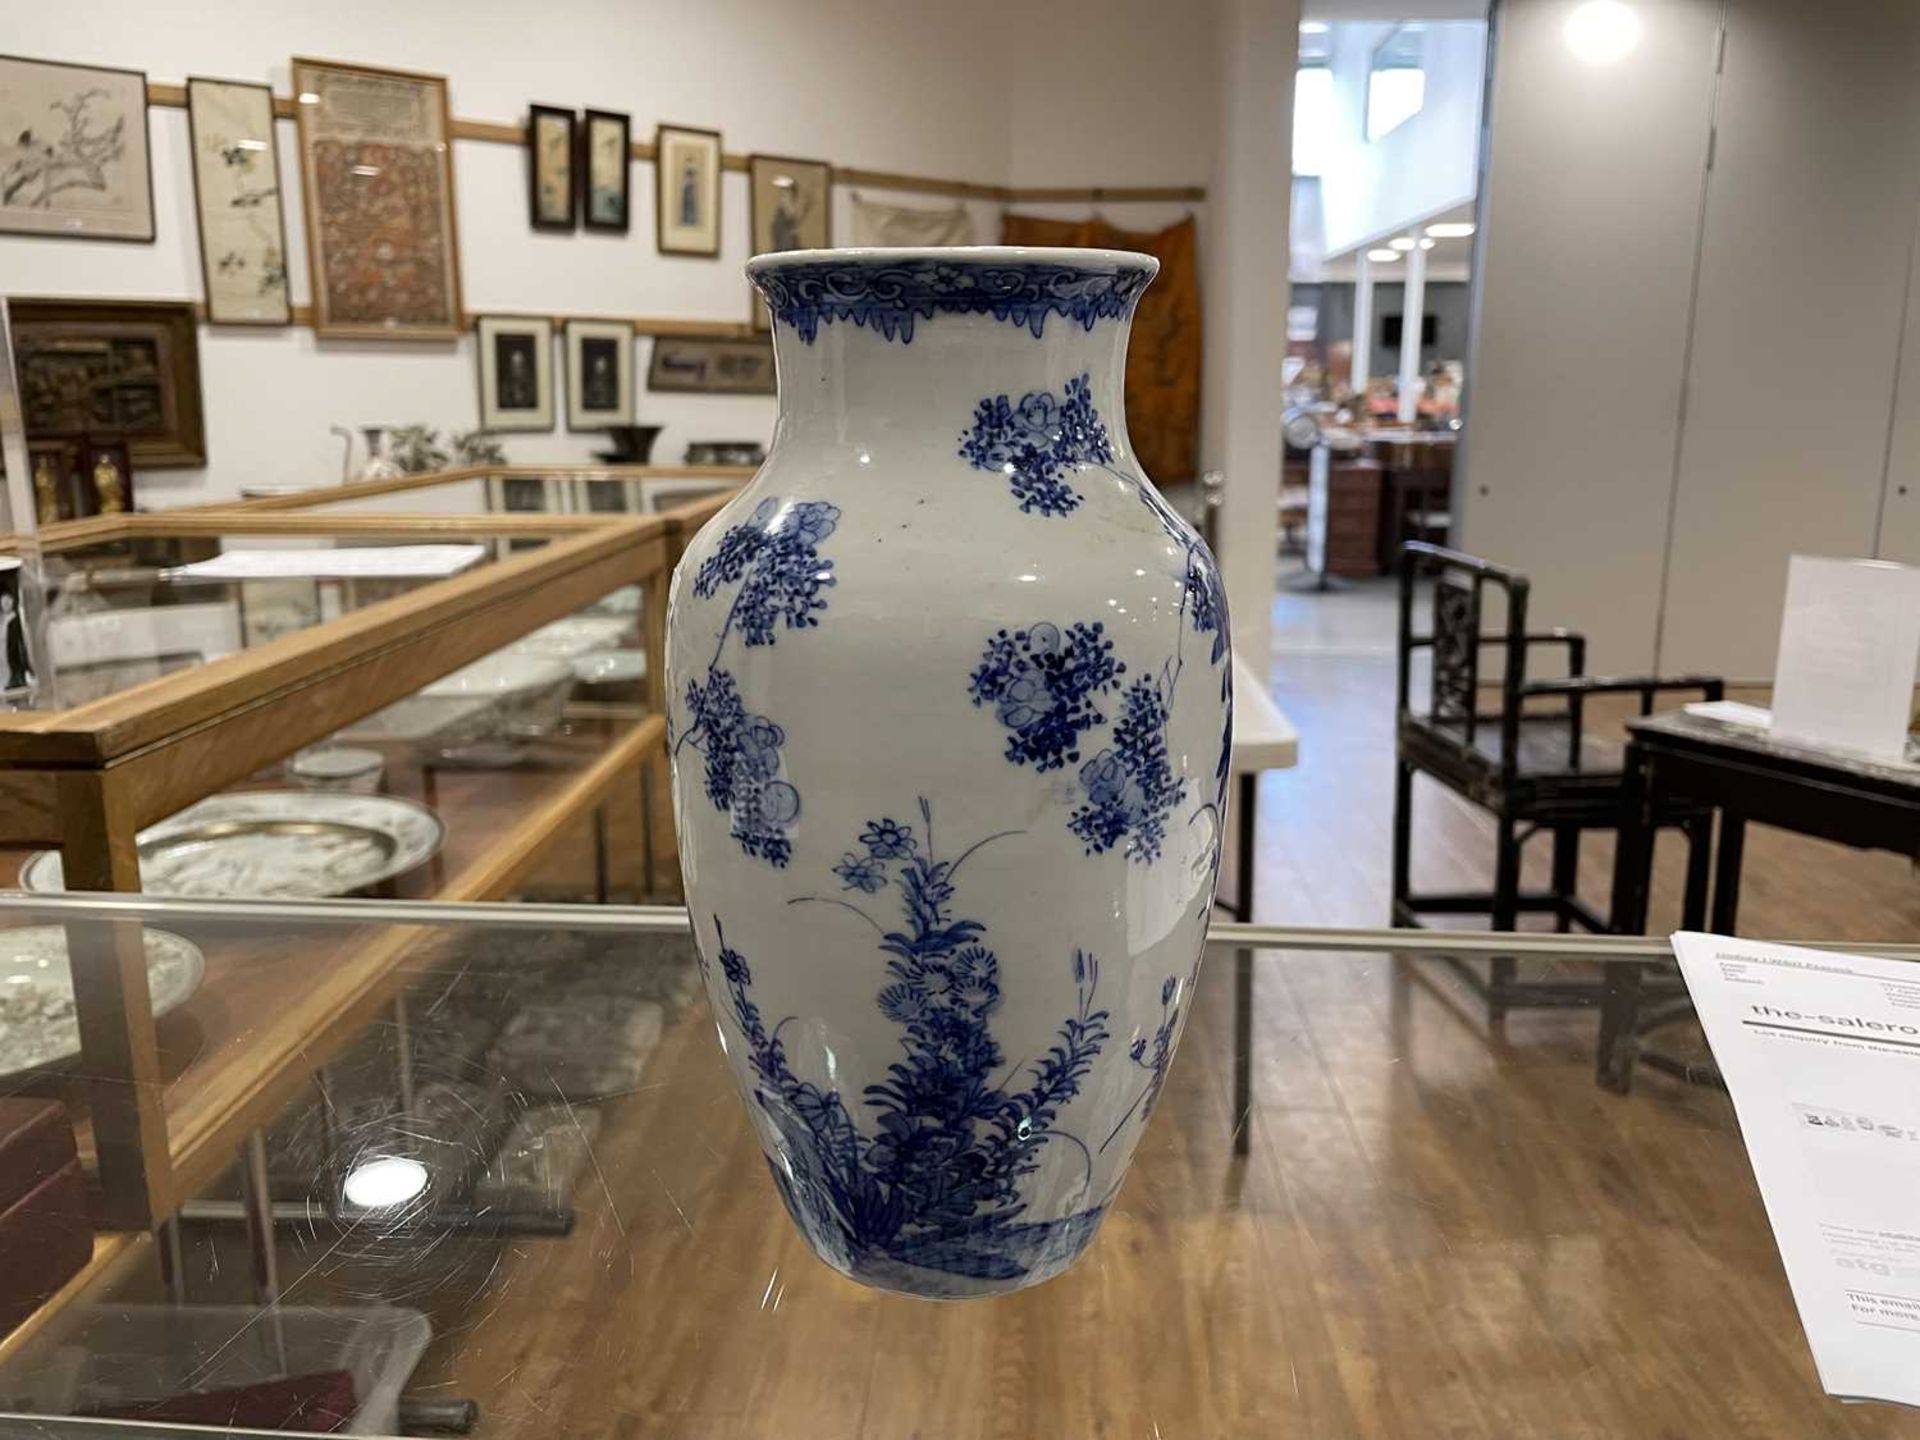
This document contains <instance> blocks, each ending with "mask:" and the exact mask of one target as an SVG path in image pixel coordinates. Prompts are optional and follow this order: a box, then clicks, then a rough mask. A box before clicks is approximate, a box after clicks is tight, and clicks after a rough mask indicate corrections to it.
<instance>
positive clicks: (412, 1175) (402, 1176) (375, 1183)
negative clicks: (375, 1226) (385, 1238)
mask: <svg viewBox="0 0 1920 1440" xmlns="http://www.w3.org/2000/svg"><path fill="white" fill-rule="evenodd" d="M426 1188H427V1167H426V1166H424V1165H422V1164H421V1163H420V1162H419V1161H418V1160H408V1159H405V1158H404V1157H402V1156H399V1155H382V1156H379V1157H377V1158H375V1159H372V1160H363V1161H361V1162H360V1163H359V1164H358V1165H356V1166H354V1167H353V1169H352V1170H350V1171H348V1172H347V1179H346V1183H345V1184H344V1185H343V1186H341V1191H342V1193H344V1194H345V1195H346V1197H347V1203H348V1204H349V1205H355V1206H358V1207H359V1208H360V1209H362V1210H388V1209H391V1208H392V1207H393V1206H395V1205H404V1204H406V1203H407V1201H409V1200H411V1199H413V1197H414V1196H416V1195H418V1194H419V1193H420V1192H421V1191H422V1190H424V1189H426Z"/></svg>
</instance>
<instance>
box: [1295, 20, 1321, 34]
mask: <svg viewBox="0 0 1920 1440" xmlns="http://www.w3.org/2000/svg"><path fill="white" fill-rule="evenodd" d="M1300 33H1301V34H1302V35H1324V34H1326V33H1327V22H1326V21H1324V20H1302V21H1301V22H1300Z"/></svg>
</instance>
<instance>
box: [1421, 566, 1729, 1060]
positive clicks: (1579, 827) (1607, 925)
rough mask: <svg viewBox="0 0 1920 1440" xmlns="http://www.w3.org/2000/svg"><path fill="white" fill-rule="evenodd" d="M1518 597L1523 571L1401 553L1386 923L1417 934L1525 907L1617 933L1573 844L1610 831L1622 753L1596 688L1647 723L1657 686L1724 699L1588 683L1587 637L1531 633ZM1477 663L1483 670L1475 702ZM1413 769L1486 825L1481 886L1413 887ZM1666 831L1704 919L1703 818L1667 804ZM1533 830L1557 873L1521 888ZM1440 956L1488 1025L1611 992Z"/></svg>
mask: <svg viewBox="0 0 1920 1440" xmlns="http://www.w3.org/2000/svg"><path fill="white" fill-rule="evenodd" d="M1424 582H1430V583H1431V585H1432V596H1431V600H1430V602H1429V610H1428V615H1427V621H1426V623H1425V625H1424V629H1422V630H1416V613H1415V612H1416V610H1417V609H1418V608H1420V607H1419V604H1418V602H1419V601H1420V598H1421V592H1422V589H1423V584H1424ZM1527 592H1528V584H1527V577H1526V576H1525V575H1522V574H1520V573H1519V572H1518V571H1514V570H1509V569H1506V568H1504V567H1502V566H1499V565H1493V564H1489V563H1488V562H1487V561H1485V560H1480V559H1476V558H1475V557H1474V556H1471V555H1463V554H1461V553H1459V552H1458V551H1454V550H1447V549H1443V548H1442V547H1440V546H1438V545H1431V544H1425V543H1422V542H1418V541H1414V542H1409V543H1408V544H1406V545H1404V546H1402V548H1401V554H1400V627H1399V685H1398V690H1399V698H1398V720H1397V726H1396V744H1395V764H1396V771H1395V777H1394V795H1393V923H1394V924H1395V925H1405V926H1419V925H1424V924H1425V923H1426V921H1425V919H1424V917H1426V916H1429V915H1485V916H1488V917H1490V926H1491V928H1492V929H1495V930H1514V929H1517V928H1518V922H1519V918H1520V916H1521V915H1522V914H1548V915H1551V916H1553V919H1554V929H1556V930H1558V931H1561V932H1566V931H1569V930H1571V929H1572V928H1573V926H1575V925H1579V926H1581V927H1583V928H1584V929H1587V930H1590V931H1607V930H1610V929H1611V928H1612V926H1611V922H1610V917H1608V916H1605V915H1601V914H1599V913H1598V912H1597V911H1595V910H1594V909H1593V908H1592V907H1591V906H1589V905H1587V904H1586V903H1585V902H1584V901H1582V900H1581V899H1580V897H1579V895H1578V893H1577V888H1578V887H1577V881H1578V873H1579V865H1580V837H1581V836H1582V835H1583V834H1584V833H1585V832H1586V831H1589V830H1615V829H1617V828H1618V827H1619V824H1620V814H1621V802H1622V789H1623V779H1624V776H1623V770H1624V756H1625V750H1624V747H1623V746H1622V745H1620V744H1619V743H1617V742H1614V741H1612V740H1608V739H1605V738H1602V737H1597V736H1593V735H1590V734H1588V733H1587V730H1586V702H1587V701H1588V699H1589V698H1591V697H1593V696H1595V695H1618V694H1634V695H1638V696H1639V697H1640V713H1641V714H1642V715H1646V714H1650V713H1652V710H1653V705H1654V698H1655V696H1657V695H1660V694H1663V693H1670V692H1676V691H1692V692H1695V693H1696V694H1698V695H1700V696H1703V697H1704V698H1706V699H1709V700H1718V699H1720V698H1721V697H1722V694H1723V692H1724V688H1725V687H1724V684H1723V682H1722V681H1721V680H1719V679H1718V678H1716V677H1712V676H1705V675H1686V676H1676V677H1674V678H1671V679H1665V680H1662V679H1654V678H1652V677H1633V678H1614V677H1599V676H1591V675H1588V674H1587V673H1586V662H1587V642H1586V640H1585V638H1584V637H1583V636H1580V635H1577V634H1575V633H1573V632H1572V631H1569V630H1562V629H1553V630H1546V631H1539V632H1534V631H1529V630H1528V629H1527ZM1490 602H1491V603H1490ZM1490 612H1491V618H1492V619H1493V621H1494V624H1493V625H1492V626H1491V627H1490V626H1489V625H1488V623H1487V622H1488V620H1489V618H1490ZM1420 650H1427V651H1430V652H1431V654H1432V670H1433V674H1432V684H1431V690H1430V695H1429V700H1428V704H1427V708H1426V710H1425V711H1424V712H1423V713H1422V712H1416V711H1415V709H1414V706H1413V659H1414V655H1415V652H1417V651H1420ZM1542 650H1554V651H1558V652H1560V653H1561V655H1562V657H1563V658H1564V666H1563V668H1564V672H1565V673H1564V674H1563V675H1559V676H1556V677H1555V678H1551V679H1534V678H1530V677H1529V670H1530V665H1531V661H1532V658H1533V655H1534V652H1535V651H1542ZM1483 658H1485V659H1488V660H1489V661H1490V662H1491V665H1490V669H1491V675H1490V676H1489V677H1487V682H1488V683H1487V686H1486V691H1485V692H1484V693H1483V689H1482V685H1483V676H1482V660H1483ZM1483 707H1490V708H1483ZM1420 773H1424V774H1427V775H1430V776H1432V777H1433V778H1434V779H1435V780H1438V781H1439V782H1440V783H1441V784H1442V785H1445V786H1446V787H1447V788H1448V789H1450V790H1452V791H1453V792H1454V793H1455V794H1457V795H1459V796H1461V797H1462V798H1464V799H1466V800H1467V801H1469V802H1470V803H1472V804H1474V805H1477V806H1479V807H1480V808H1481V809H1483V810H1485V811H1487V812H1488V813H1489V814H1490V815H1491V816H1492V817H1493V822H1494V867H1493V868H1494V873H1493V887H1492V888H1491V889H1490V890H1484V891H1478V890H1476V891H1457V892H1447V893H1433V892H1429V893H1425V894H1417V893H1415V891H1414V889H1413V885H1412V846H1413V777H1414V776H1415V775H1416V774H1420ZM1659 823H1660V824H1662V825H1666V826H1675V827H1679V828H1681V829H1682V830H1683V831H1684V832H1685V833H1686V835H1687V837H1688V841H1689V848H1688V867H1687V910H1688V913H1689V914H1692V913H1695V912H1696V910H1697V911H1698V912H1699V913H1702V914H1704V909H1705V904H1706V887H1707V858H1708V850H1709V846H1708V844H1707V843H1706V842H1707V839H1708V836H1709V827H1710V826H1711V823H1712V816H1711V813H1710V812H1706V811H1690V810H1683V811H1675V812H1674V813H1672V814H1669V815H1663V816H1661V817H1659ZM1542 833H1544V834H1547V835H1550V836H1551V837H1552V840H1553V865H1552V874H1551V879H1550V881H1549V883H1548V886H1547V888H1546V889H1545V890H1523V889H1522V888H1521V885H1520V855H1521V851H1522V849H1523V847H1524V846H1525V845H1526V843H1527V841H1528V840H1530V839H1532V838H1533V837H1534V836H1535V835H1538V834H1542ZM1449 963H1451V964H1452V965H1453V966H1454V968H1455V969H1456V970H1458V971H1459V972H1460V974H1461V975H1462V976H1463V977H1464V979H1465V980H1466V982H1467V983H1468V984H1469V985H1470V986H1471V987H1472V988H1473V990H1474V991H1475V992H1476V993H1477V994H1479V995H1480V997H1481V998H1482V999H1483V1000H1484V1001H1485V1003H1486V1007H1487V1018H1488V1020H1489V1021H1491V1022H1496V1023H1497V1022H1498V1021H1500V1020H1501V1019H1503V1018H1504V1017H1505V1015H1506V1013H1507V1011H1508V1010H1510V1009H1514V1008H1519V1007H1527V1006H1559V1005H1597V1004H1598V1003H1599V1001H1600V999H1601V997H1602V995H1603V994H1604V986H1603V984H1602V983H1601V982H1600V981H1599V980H1592V981H1587V980H1570V979H1547V980H1523V979H1521V978H1520V977H1519V975H1518V973H1517V969H1518V967H1517V965H1516V962H1515V961H1514V959H1513V958H1512V957H1507V958H1497V959H1494V960H1492V961H1491V962H1490V964H1489V966H1488V969H1487V971H1486V973H1485V974H1482V973H1481V972H1480V971H1479V970H1478V969H1476V968H1474V967H1472V966H1470V965H1469V964H1468V963H1467V962H1465V961H1463V960H1454V961H1450V962H1449Z"/></svg>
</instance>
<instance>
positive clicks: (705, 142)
mask: <svg viewBox="0 0 1920 1440" xmlns="http://www.w3.org/2000/svg"><path fill="white" fill-rule="evenodd" d="M720 160H721V149H720V132H719V131H718V130H695V129H693V128H691V127H689V126H685V125H662V126H661V127H660V128H659V129H658V130H656V131H655V132H654V137H653V175H654V220H655V226H654V230H655V235H656V238H657V240H658V242H659V247H660V253H661V254H662V255H704V256H707V257H708V258H710V259H718V258H719V255H720Z"/></svg>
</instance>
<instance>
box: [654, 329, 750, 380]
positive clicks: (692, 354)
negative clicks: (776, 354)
mask: <svg viewBox="0 0 1920 1440" xmlns="http://www.w3.org/2000/svg"><path fill="white" fill-rule="evenodd" d="M647 389H649V390H652V391H656V392H659V393H663V394H677V395H771V394H773V393H774V376H773V342H772V341H770V340H711V339H707V338H705V337H702V336H694V335H659V336H655V337H654V341H653V354H652V355H651V356H650V357H649V359H648V361H647Z"/></svg>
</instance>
